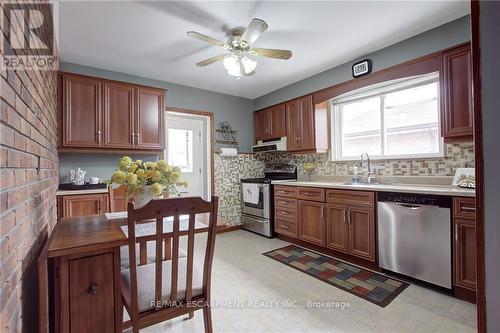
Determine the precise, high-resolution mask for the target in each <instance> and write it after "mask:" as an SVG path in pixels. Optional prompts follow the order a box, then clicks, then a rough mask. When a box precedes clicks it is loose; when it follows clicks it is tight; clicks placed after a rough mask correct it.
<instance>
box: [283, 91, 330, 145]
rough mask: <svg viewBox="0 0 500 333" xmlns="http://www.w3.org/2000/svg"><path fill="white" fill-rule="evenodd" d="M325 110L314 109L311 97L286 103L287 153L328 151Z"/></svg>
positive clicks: (320, 108)
mask: <svg viewBox="0 0 500 333" xmlns="http://www.w3.org/2000/svg"><path fill="white" fill-rule="evenodd" d="M327 112H328V111H327V109H326V108H323V107H318V108H315V106H314V104H313V97H312V95H308V96H304V97H301V98H298V99H295V100H293V101H290V102H287V103H286V119H287V140H288V141H287V145H288V150H289V151H326V150H327V149H328V115H327Z"/></svg>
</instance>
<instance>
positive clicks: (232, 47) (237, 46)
mask: <svg viewBox="0 0 500 333" xmlns="http://www.w3.org/2000/svg"><path fill="white" fill-rule="evenodd" d="M266 29H267V23H266V22H264V20H261V19H258V18H254V19H253V20H252V22H250V24H249V25H248V28H246V29H233V30H230V37H229V39H228V41H227V42H222V41H220V40H218V39H215V38H212V37H209V36H206V35H204V34H201V33H199V32H196V31H188V32H187V35H188V36H189V37H192V38H195V39H199V40H201V41H204V42H206V43H209V44H212V45H216V46H220V47H223V48H225V49H226V50H227V51H228V53H223V54H219V55H217V56H215V57H212V58H208V59H206V60H203V61H200V62H199V63H197V64H196V65H197V66H201V67H203V66H207V65H210V64H213V63H214V62H216V61H219V60H222V64H223V66H224V68H225V69H226V70H227V73H228V74H229V75H232V76H236V77H238V78H239V77H241V76H250V75H253V74H255V68H256V67H257V62H256V61H255V60H252V59H250V58H249V57H248V56H262V57H268V58H275V59H282V60H287V59H290V57H291V56H292V51H290V50H277V49H263V48H254V47H252V44H253V43H255V41H256V40H257V39H258V38H259V37H260V36H261V35H262V34H263V33H264V31H266Z"/></svg>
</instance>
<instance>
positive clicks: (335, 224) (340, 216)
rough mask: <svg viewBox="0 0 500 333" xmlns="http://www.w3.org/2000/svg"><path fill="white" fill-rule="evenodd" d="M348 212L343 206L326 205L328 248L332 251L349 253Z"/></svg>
mask: <svg viewBox="0 0 500 333" xmlns="http://www.w3.org/2000/svg"><path fill="white" fill-rule="evenodd" d="M347 210H348V209H347V207H346V206H343V205H332V204H329V205H326V246H327V247H328V248H330V249H333V250H337V251H342V252H348V251H349V247H348V244H349V225H348V224H347Z"/></svg>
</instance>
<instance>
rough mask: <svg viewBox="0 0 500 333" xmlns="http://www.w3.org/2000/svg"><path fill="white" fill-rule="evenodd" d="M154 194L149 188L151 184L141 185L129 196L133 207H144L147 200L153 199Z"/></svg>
mask: <svg viewBox="0 0 500 333" xmlns="http://www.w3.org/2000/svg"><path fill="white" fill-rule="evenodd" d="M155 197H156V196H155V195H154V194H153V191H152V190H151V186H150V185H148V186H143V187H141V188H140V189H139V190H138V191H137V192H136V193H135V194H134V196H133V197H132V198H131V200H133V201H134V206H135V208H136V209H137V208H141V207H144V206H145V205H146V204H147V203H148V202H150V201H151V200H153V199H154V198H155Z"/></svg>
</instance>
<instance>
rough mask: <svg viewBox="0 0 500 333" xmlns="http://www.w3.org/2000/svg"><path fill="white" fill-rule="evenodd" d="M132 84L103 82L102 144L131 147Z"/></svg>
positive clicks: (132, 119)
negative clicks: (103, 133)
mask: <svg viewBox="0 0 500 333" xmlns="http://www.w3.org/2000/svg"><path fill="white" fill-rule="evenodd" d="M134 110H135V105H134V86H133V85H130V84H125V83H123V84H122V83H116V82H108V81H105V82H104V128H105V131H104V132H105V135H104V137H105V139H104V145H106V146H112V147H115V148H132V147H133V146H134V144H135V142H134V140H133V139H134V132H133V131H134V113H135V111H134Z"/></svg>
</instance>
